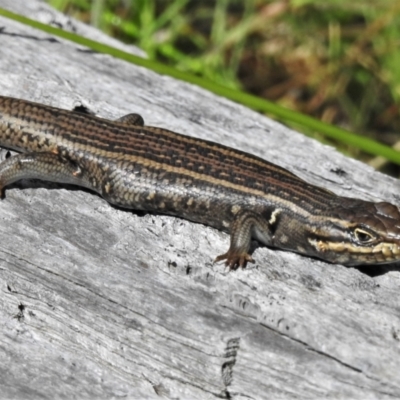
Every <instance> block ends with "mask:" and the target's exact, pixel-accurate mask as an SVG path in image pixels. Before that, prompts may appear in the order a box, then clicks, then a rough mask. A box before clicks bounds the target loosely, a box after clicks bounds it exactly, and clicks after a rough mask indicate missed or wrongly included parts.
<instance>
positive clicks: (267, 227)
mask: <svg viewBox="0 0 400 400" xmlns="http://www.w3.org/2000/svg"><path fill="white" fill-rule="evenodd" d="M0 145H1V146H4V147H6V148H10V149H14V150H17V151H19V152H22V153H20V154H18V155H15V156H12V157H9V158H8V159H6V160H5V161H3V162H2V163H1V164H0V190H1V192H2V193H3V191H4V188H5V187H6V186H7V185H9V184H11V183H13V182H15V181H17V180H20V179H30V178H34V179H42V180H47V181H53V182H59V183H72V184H76V185H79V186H83V187H86V188H89V189H91V190H93V191H95V192H97V193H98V194H100V195H101V196H102V197H103V198H104V199H106V200H107V201H108V202H110V203H112V204H115V205H117V206H120V207H124V208H130V209H137V210H148V211H154V212H158V213H163V214H171V215H175V216H178V217H181V218H185V219H188V220H191V221H195V222H199V223H202V224H205V225H209V226H212V227H215V228H217V229H220V230H223V231H227V232H229V233H230V247H229V249H228V251H227V252H226V253H225V254H222V255H220V256H218V257H217V258H216V260H215V261H220V260H225V263H226V264H227V265H228V266H229V267H230V268H237V267H238V266H241V267H243V266H245V264H246V262H248V261H252V258H251V256H250V255H249V250H250V244H251V239H252V238H255V239H257V240H258V241H259V242H261V243H263V244H265V245H267V246H270V247H276V248H281V249H286V250H290V251H294V252H298V253H301V254H303V255H307V256H311V257H317V258H321V259H323V260H326V261H329V262H331V263H341V264H345V265H358V264H379V263H388V262H394V261H397V260H400V212H399V209H398V208H397V207H396V206H395V205H392V204H390V203H386V202H379V203H373V202H369V201H363V200H358V199H353V198H348V197H340V196H337V195H335V194H334V193H332V192H330V191H328V190H326V189H323V188H320V187H317V186H313V185H311V184H309V183H307V182H305V181H303V180H302V179H300V178H299V177H297V176H296V175H294V174H292V173H291V172H289V171H287V170H285V169H284V168H281V167H279V166H277V165H274V164H272V163H270V162H268V161H265V160H263V159H261V158H259V157H256V156H254V155H251V154H248V153H245V152H242V151H239V150H235V149H232V148H229V147H226V146H223V145H220V144H217V143H213V142H211V141H207V140H201V139H196V138H193V137H189V136H185V135H181V134H178V133H175V132H172V131H169V130H166V129H162V128H158V127H153V126H144V122H143V119H142V118H141V117H140V116H139V115H137V114H129V115H127V116H124V117H122V118H120V119H119V120H116V121H110V120H106V119H102V118H99V117H95V116H93V115H89V114H84V113H78V112H75V111H66V110H62V109H58V108H54V107H50V106H46V105H42V104H37V103H33V102H30V101H26V100H20V99H14V98H10V97H2V96H0Z"/></svg>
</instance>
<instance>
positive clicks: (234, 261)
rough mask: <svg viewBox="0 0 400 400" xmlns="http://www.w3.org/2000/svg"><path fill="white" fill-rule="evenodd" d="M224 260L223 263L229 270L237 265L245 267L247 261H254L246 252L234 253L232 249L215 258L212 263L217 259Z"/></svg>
mask: <svg viewBox="0 0 400 400" xmlns="http://www.w3.org/2000/svg"><path fill="white" fill-rule="evenodd" d="M222 260H226V261H225V265H226V266H227V267H228V268H229V270H235V269H237V268H238V267H240V268H245V267H246V264H247V263H248V262H251V263H254V260H253V258H252V257H251V256H250V254H248V253H235V252H233V251H228V252H227V253H225V254H222V255H220V256H218V257H216V258H215V260H214V263H216V262H218V261H222Z"/></svg>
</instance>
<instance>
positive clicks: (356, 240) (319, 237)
mask: <svg viewBox="0 0 400 400" xmlns="http://www.w3.org/2000/svg"><path fill="white" fill-rule="evenodd" d="M335 203H336V204H335ZM335 203H334V204H332V205H331V207H330V208H329V209H328V211H329V212H328V214H329V216H326V214H325V215H320V216H318V217H317V219H319V221H318V223H317V224H315V225H314V226H315V227H313V228H312V229H311V232H310V236H309V238H308V242H309V244H310V245H311V246H312V247H313V252H314V253H315V256H317V257H319V258H322V259H324V260H327V261H330V262H333V263H339V264H344V265H350V266H351V265H361V264H384V263H391V262H395V261H400V211H399V208H398V207H396V206H395V205H393V204H390V203H385V202H381V203H373V202H369V201H363V200H356V199H350V198H343V197H341V198H340V201H339V202H335Z"/></svg>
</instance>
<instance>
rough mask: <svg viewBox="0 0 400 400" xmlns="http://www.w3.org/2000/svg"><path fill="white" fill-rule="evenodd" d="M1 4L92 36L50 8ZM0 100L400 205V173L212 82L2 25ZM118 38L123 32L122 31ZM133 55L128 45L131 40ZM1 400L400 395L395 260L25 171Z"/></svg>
mask: <svg viewBox="0 0 400 400" xmlns="http://www.w3.org/2000/svg"><path fill="white" fill-rule="evenodd" d="M0 6H1V7H4V8H7V9H9V10H12V11H15V12H20V13H22V14H25V15H29V16H30V17H31V18H37V19H39V20H41V21H44V22H50V21H52V22H53V23H58V24H60V25H61V26H64V27H65V28H66V29H68V28H71V27H74V28H75V29H76V30H77V32H78V33H81V34H84V35H87V36H90V37H91V38H95V39H96V40H107V41H108V40H111V39H106V38H105V37H104V36H103V35H102V34H100V33H98V32H97V31H95V30H93V29H91V28H89V27H84V26H83V25H81V24H80V23H78V22H76V21H74V20H69V19H68V18H67V17H65V16H61V15H60V14H58V13H56V12H55V11H52V10H50V9H49V8H48V7H47V6H45V5H44V4H43V3H42V2H39V1H36V0H29V1H25V2H16V1H11V0H1V2H0ZM0 27H1V28H2V30H1V32H0V43H1V45H0V93H1V94H2V95H6V96H7V95H9V96H13V97H21V98H25V99H29V100H33V101H38V102H42V103H46V104H51V105H54V106H57V107H62V108H66V109H72V108H73V107H74V106H77V105H84V106H86V107H88V108H89V109H90V110H92V111H94V112H95V113H97V114H99V115H101V116H103V117H106V118H111V119H115V118H118V117H120V116H122V115H124V114H127V113H129V112H138V113H141V114H142V115H143V117H144V119H145V121H146V123H147V124H149V125H159V126H162V127H164V128H167V129H172V130H175V131H178V132H181V133H184V134H188V135H193V136H198V137H201V138H204V139H210V140H214V141H218V142H221V143H223V144H226V145H229V146H233V147H236V148H240V149H242V150H245V151H249V152H252V153H254V154H257V155H259V156H261V157H264V158H265V159H267V160H269V161H272V162H275V163H278V164H280V165H281V166H283V167H285V168H288V169H289V170H291V171H292V172H294V173H296V174H298V175H299V176H301V177H302V178H303V179H306V180H307V181H309V182H311V183H313V184H317V185H320V186H324V187H327V188H328V189H330V190H332V191H334V192H336V193H338V194H340V195H347V196H353V197H360V198H364V199H374V200H377V199H382V200H383V199H384V200H387V201H391V202H393V203H395V204H399V203H400V198H399V195H398V193H399V189H400V185H399V182H398V181H395V180H393V179H391V178H389V177H386V176H383V175H381V174H379V173H376V172H373V171H372V170H371V168H369V167H367V166H365V165H363V164H361V163H359V162H357V161H354V160H350V159H348V158H345V157H344V156H342V155H341V154H338V153H337V152H336V151H335V150H333V149H332V148H330V147H327V146H323V145H321V144H319V143H317V142H315V141H312V140H310V139H308V138H306V137H304V136H302V135H300V134H298V133H296V132H294V131H291V130H289V129H287V128H286V127H284V126H282V125H280V124H278V123H277V122H274V121H272V120H269V119H267V118H265V117H263V116H261V115H258V114H256V113H255V112H253V111H251V110H248V109H246V108H244V107H242V106H240V105H237V104H234V103H232V102H230V101H227V100H225V99H222V98H219V97H217V96H215V95H212V94H210V93H208V92H206V91H204V90H202V89H199V88H197V87H194V86H192V85H188V84H185V83H182V82H179V81H176V80H174V79H171V78H169V77H165V76H160V75H157V74H155V73H153V72H151V71H147V70H145V69H143V68H139V67H136V66H134V65H130V64H128V63H125V62H122V61H119V60H116V59H113V58H111V57H109V56H105V55H100V54H95V53H92V52H88V51H86V50H85V49H82V48H79V47H78V46H76V45H74V44H72V43H68V42H64V41H62V40H59V39H57V40H53V38H51V37H49V36H48V35H47V34H44V33H42V32H39V31H36V30H32V29H29V28H27V27H25V26H22V25H20V24H18V23H14V22H12V21H9V20H7V19H4V18H0ZM112 43H116V42H115V41H112ZM118 46H121V47H123V48H126V49H129V50H131V48H128V47H124V45H122V44H118ZM0 221H1V223H0V288H1V290H0V326H2V329H1V330H0V361H1V362H0V392H1V393H2V397H3V398H15V399H23V398H24V399H25V398H30V399H35V398H52V399H53V398H61V397H63V398H119V397H125V398H130V399H134V398H167V399H178V398H180V399H193V398H196V399H211V398H235V399H249V398H250V399H272V398H273V399H275V398H288V399H289V398H296V399H298V398H305V399H310V398H335V399H336V398H363V399H365V398H368V399H373V398H379V399H385V398H398V397H400V382H399V372H398V371H399V369H400V342H399V340H400V339H399V338H400V318H399V309H400V300H399V287H400V274H399V267H398V265H394V266H390V267H380V268H374V267H370V268H360V269H355V268H345V267H343V266H340V265H330V264H326V263H324V262H321V261H317V260H313V259H310V258H307V257H301V256H299V255H296V254H292V253H288V252H283V251H274V250H272V249H268V248H265V247H264V248H262V247H259V248H257V249H256V250H255V252H254V258H255V260H256V261H257V262H256V264H254V265H250V266H249V267H248V268H247V269H245V270H238V271H234V272H228V271H227V270H226V269H225V268H224V267H223V266H222V265H213V264H212V260H213V258H214V257H215V256H216V255H218V254H221V253H222V252H224V250H225V249H226V247H227V244H228V235H226V234H224V233H221V232H218V231H216V230H214V229H211V228H208V227H204V226H202V225H199V224H194V223H190V222H187V221H184V220H180V219H177V218H172V217H167V216H159V215H152V214H141V213H135V212H127V211H124V210H120V209H116V208H113V207H112V206H110V205H109V204H107V203H106V202H105V201H104V200H102V199H101V198H100V197H98V196H96V195H94V194H92V193H89V192H87V191H83V190H78V189H75V188H70V187H57V186H54V185H49V184H46V183H40V182H23V183H22V184H21V185H18V186H14V187H13V188H10V189H8V190H7V191H6V199H5V200H3V201H2V202H1V203H0Z"/></svg>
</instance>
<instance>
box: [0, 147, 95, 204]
mask: <svg viewBox="0 0 400 400" xmlns="http://www.w3.org/2000/svg"><path fill="white" fill-rule="evenodd" d="M21 179H41V180H44V181H50V182H57V183H69V184H74V185H78V186H84V187H87V188H92V187H91V184H90V181H89V177H88V176H87V175H86V174H85V172H84V171H83V169H82V168H81V167H80V166H79V165H78V164H77V163H75V162H74V161H72V160H68V159H66V158H65V157H63V156H61V155H59V154H56V153H51V152H33V153H21V154H17V155H15V156H12V157H9V158H7V159H6V160H4V161H3V162H2V163H0V193H1V197H2V198H3V197H4V188H5V187H6V186H8V185H10V184H12V183H14V182H17V181H19V180H21Z"/></svg>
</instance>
